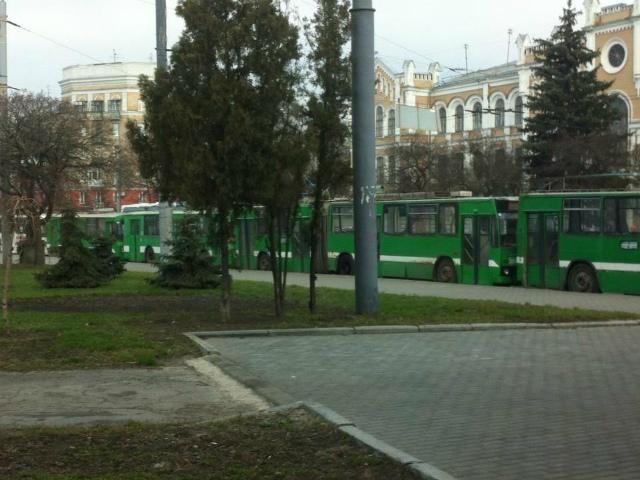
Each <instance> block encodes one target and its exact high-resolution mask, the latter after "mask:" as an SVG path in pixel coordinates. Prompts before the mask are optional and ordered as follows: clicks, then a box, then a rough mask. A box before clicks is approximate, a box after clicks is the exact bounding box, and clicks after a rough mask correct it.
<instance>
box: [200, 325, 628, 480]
mask: <svg viewBox="0 0 640 480" xmlns="http://www.w3.org/2000/svg"><path fill="white" fill-rule="evenodd" d="M207 342H208V344H209V345H211V347H212V349H214V350H218V351H220V352H221V353H222V355H223V356H225V357H226V358H229V359H231V360H232V361H235V362H236V363H238V364H239V365H240V366H241V367H243V368H245V369H246V370H247V373H248V374H249V375H253V376H255V377H257V378H258V379H260V380H262V381H264V382H266V384H269V385H271V386H273V387H276V388H279V389H280V390H282V391H284V392H285V393H288V394H289V395H291V396H293V397H294V398H295V399H298V400H310V401H316V402H320V403H323V404H325V405H327V406H328V407H329V408H332V409H334V410H336V411H337V412H338V413H340V414H342V415H344V416H346V417H347V418H349V419H351V420H353V421H355V422H356V424H357V425H358V427H360V428H362V429H364V430H365V431H367V432H369V433H371V434H373V435H375V436H377V437H379V438H380V439H382V440H383V441H386V442H387V443H389V444H391V445H393V446H395V447H397V448H400V449H402V450H404V451H406V452H407V453H409V454H411V455H414V456H416V457H418V458H420V459H422V460H424V461H427V462H429V463H431V464H432V465H435V466H436V467H438V468H440V469H442V470H444V471H446V472H447V473H449V474H451V475H453V476H454V477H456V478H458V479H460V480H497V479H519V480H540V479H545V480H555V479H575V480H591V479H592V480H602V479H605V478H611V479H613V478H615V479H617V480H625V479H629V480H637V479H638V478H640V428H638V425H640V407H639V404H638V399H639V398H640V348H639V347H638V345H640V327H609V328H585V329H576V330H532V331H499V332H457V333H421V334H408V335H407V334H396V335H349V336H324V337H316V336H306V337H260V338H210V339H208V340H207Z"/></svg>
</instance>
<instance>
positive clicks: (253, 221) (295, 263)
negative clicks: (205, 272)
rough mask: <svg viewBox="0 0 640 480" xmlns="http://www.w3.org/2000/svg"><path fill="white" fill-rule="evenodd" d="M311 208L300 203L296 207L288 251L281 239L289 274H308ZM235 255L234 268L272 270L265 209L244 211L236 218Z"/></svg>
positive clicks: (283, 239)
mask: <svg viewBox="0 0 640 480" xmlns="http://www.w3.org/2000/svg"><path fill="white" fill-rule="evenodd" d="M311 212H312V210H311V207H310V206H309V205H308V204H302V205H301V206H300V207H299V208H298V212H297V215H296V222H295V224H294V229H293V235H292V238H291V239H290V245H289V249H288V250H287V248H286V245H285V243H286V238H281V239H280V241H281V242H282V245H281V246H282V248H283V251H284V253H285V255H286V258H287V270H288V271H289V272H309V269H310V258H311V256H310V255H311V253H310V252H311V246H310V239H309V228H310V223H311ZM232 244H233V250H234V252H235V255H236V261H235V263H234V262H232V263H234V266H237V267H238V268H244V269H249V270H271V258H270V256H269V235H268V231H267V222H266V219H265V218H264V208H262V207H254V208H249V209H245V210H243V211H242V212H241V213H240V214H239V215H237V217H236V225H235V238H234V239H233V241H232Z"/></svg>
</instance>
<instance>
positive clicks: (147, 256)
mask: <svg viewBox="0 0 640 480" xmlns="http://www.w3.org/2000/svg"><path fill="white" fill-rule="evenodd" d="M155 258H156V252H154V251H153V248H151V247H147V248H146V249H145V251H144V262H145V263H151V262H153V261H154V260H155Z"/></svg>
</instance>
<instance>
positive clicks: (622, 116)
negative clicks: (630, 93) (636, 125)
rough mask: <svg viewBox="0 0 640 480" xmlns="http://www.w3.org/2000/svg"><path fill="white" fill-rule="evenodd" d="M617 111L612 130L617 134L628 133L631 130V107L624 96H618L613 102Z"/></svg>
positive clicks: (612, 104)
mask: <svg viewBox="0 0 640 480" xmlns="http://www.w3.org/2000/svg"><path fill="white" fill-rule="evenodd" d="M611 106H612V107H613V110H614V111H615V112H616V114H617V115H616V120H615V121H614V122H613V123H612V124H611V131H612V132H613V133H615V134H616V135H626V134H627V133H628V131H629V109H628V108H627V102H625V101H624V100H623V99H622V97H619V96H616V97H615V98H614V99H613V101H612V102H611Z"/></svg>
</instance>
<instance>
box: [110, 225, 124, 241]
mask: <svg viewBox="0 0 640 480" xmlns="http://www.w3.org/2000/svg"><path fill="white" fill-rule="evenodd" d="M122 237H123V235H122V222H115V223H112V224H111V238H113V240H114V241H116V240H119V241H122Z"/></svg>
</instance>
